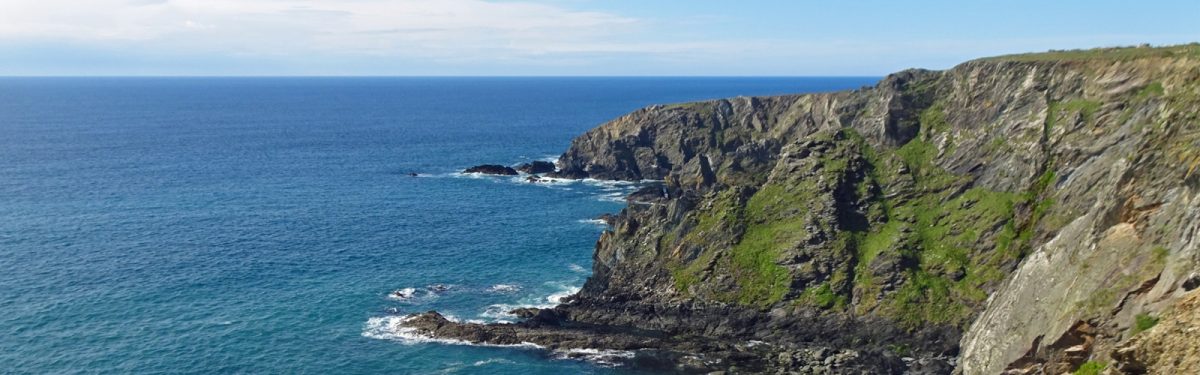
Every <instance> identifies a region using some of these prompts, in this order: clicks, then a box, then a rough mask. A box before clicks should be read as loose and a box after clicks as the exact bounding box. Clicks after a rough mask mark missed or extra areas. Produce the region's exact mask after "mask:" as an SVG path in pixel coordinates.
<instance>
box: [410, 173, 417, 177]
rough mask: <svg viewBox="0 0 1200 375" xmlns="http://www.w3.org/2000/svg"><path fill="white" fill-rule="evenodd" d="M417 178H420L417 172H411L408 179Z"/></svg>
mask: <svg viewBox="0 0 1200 375" xmlns="http://www.w3.org/2000/svg"><path fill="white" fill-rule="evenodd" d="M417 176H418V174H417V172H409V173H408V177H417Z"/></svg>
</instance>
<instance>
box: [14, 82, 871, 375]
mask: <svg viewBox="0 0 1200 375" xmlns="http://www.w3.org/2000/svg"><path fill="white" fill-rule="evenodd" d="M874 81H875V79H874V78H2V79H0V372H6V373H7V372H13V373H47V372H71V373H74V372H81V373H121V372H137V373H153V372H165V373H214V372H221V373H227V372H234V373H330V372H336V373H478V374H506V373H511V374H528V373H546V374H561V373H614V372H615V373H622V372H628V370H627V369H622V368H614V367H610V366H607V365H605V364H603V363H597V362H593V361H586V360H574V359H560V358H559V357H560V355H558V354H555V353H546V352H542V351H538V350H534V349H528V348H486V347H472V346H462V345H443V344H437V343H426V342H418V341H414V340H409V339H406V338H405V335H403V334H402V332H397V331H395V330H394V329H393V328H392V327H391V326H390V325H389V322H391V321H393V320H394V319H395V317H397V316H400V315H403V314H406V313H412V312H420V311H426V310H431V309H436V310H440V311H443V312H445V313H448V314H451V315H453V316H455V317H457V318H458V319H462V320H481V321H497V320H504V319H511V317H507V316H505V315H504V314H502V312H503V311H505V310H507V309H508V308H510V307H515V306H521V305H546V304H551V303H552V301H553V299H554V298H556V296H561V295H565V294H567V293H570V292H571V291H572V290H574V288H577V287H578V286H580V285H582V283H583V281H584V280H585V279H586V277H587V276H588V273H589V270H590V267H591V266H590V264H591V263H590V262H591V252H592V246H593V244H594V241H595V239H596V238H597V236H598V234H599V232H600V231H601V230H602V227H601V226H599V225H597V224H595V223H593V222H589V221H588V219H591V218H594V217H595V216H597V215H599V214H601V213H605V212H615V211H618V210H619V209H620V208H621V206H622V204H621V203H619V201H620V195H621V194H622V193H623V192H625V191H628V189H630V188H631V186H628V185H620V184H600V183H583V182H578V183H564V184H555V185H534V184H527V183H522V182H520V181H518V180H516V179H511V178H473V177H466V176H461V175H458V174H456V173H454V172H455V171H457V170H461V169H462V168H465V167H468V166H471V165H474V164H480V163H485V162H491V163H502V164H515V163H518V162H523V161H529V160H535V159H547V158H549V159H553V158H554V156H555V155H557V154H559V153H561V152H562V151H563V150H564V149H565V148H566V147H567V145H568V144H569V142H570V140H571V138H572V137H574V136H576V135H578V134H580V133H582V132H584V131H586V130H587V129H589V128H592V127H594V126H596V125H597V124H599V123H601V122H603V121H605V120H608V119H610V118H613V117H616V116H619V115H621V114H623V113H626V112H628V111H631V110H633V109H636V108H638V107H642V106H645V105H649V104H655V103H669V102H679V101H688V100H697V99H705V98H717V97H728V96H736V95H763V94H778V93H790V92H811V91H830V90H836V89H844V88H854V87H858V86H862V85H867V84H871V83H873V82H874ZM411 172H415V173H419V174H420V176H419V177H409V176H408V173H411ZM406 288H411V289H409V291H411V292H412V293H411V294H412V297H410V298H404V299H399V298H392V297H389V294H390V293H391V292H392V291H395V290H405V289H406Z"/></svg>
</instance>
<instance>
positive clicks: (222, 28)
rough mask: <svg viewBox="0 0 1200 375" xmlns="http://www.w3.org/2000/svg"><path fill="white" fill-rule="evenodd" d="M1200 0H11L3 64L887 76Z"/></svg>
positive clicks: (1173, 33)
mask: <svg viewBox="0 0 1200 375" xmlns="http://www.w3.org/2000/svg"><path fill="white" fill-rule="evenodd" d="M1197 20H1200V1H1196V0H1189V1H1138V2H1135V1H1106V0H1091V1H1048V0H1043V1H1023V0H1021V1H1014V0H1010V1H961V0H960V1H907V2H906V1H894V0H893V1H728V0H725V1H711V0H693V1H651V0H643V1H632V0H608V1H602V0H523V1H521V0H506V1H488V0H430V1H414V0H3V3H2V4H0V75H738V76H744V75H750V76H763V75H767V76H774V75H801V76H803V75H882V74H886V73H888V72H893V71H897V70H900V69H904V68H910V67H922V68H932V69H942V68H948V67H951V66H953V65H954V64H957V63H959V62H962V61H964V60H968V59H971V58H975V57H982V56H989V55H997V54H1004V53H1015V52H1027V51H1044V50H1048V49H1070V48H1087V47H1097V46H1113V45H1132V44H1140V43H1151V44H1178V43H1188V42H1195V41H1200V22H1198V21H1197Z"/></svg>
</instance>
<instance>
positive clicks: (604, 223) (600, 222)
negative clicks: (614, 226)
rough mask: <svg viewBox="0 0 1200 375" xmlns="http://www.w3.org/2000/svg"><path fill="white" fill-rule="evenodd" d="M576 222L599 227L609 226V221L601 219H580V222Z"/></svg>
mask: <svg viewBox="0 0 1200 375" xmlns="http://www.w3.org/2000/svg"><path fill="white" fill-rule="evenodd" d="M576 221H578V222H580V223H584V224H592V225H599V226H608V222H607V221H604V220H600V219H579V220H576Z"/></svg>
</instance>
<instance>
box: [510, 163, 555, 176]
mask: <svg viewBox="0 0 1200 375" xmlns="http://www.w3.org/2000/svg"><path fill="white" fill-rule="evenodd" d="M554 169H555V168H554V163H551V162H548V161H541V160H535V161H533V162H529V163H523V164H521V165H518V166H517V170H518V171H521V172H525V173H528V174H542V173H550V172H554Z"/></svg>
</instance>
